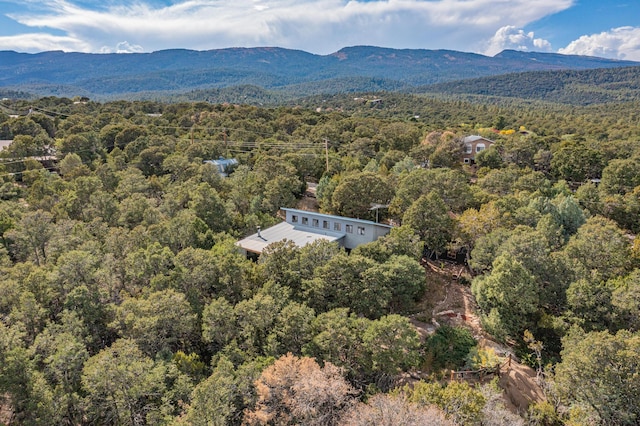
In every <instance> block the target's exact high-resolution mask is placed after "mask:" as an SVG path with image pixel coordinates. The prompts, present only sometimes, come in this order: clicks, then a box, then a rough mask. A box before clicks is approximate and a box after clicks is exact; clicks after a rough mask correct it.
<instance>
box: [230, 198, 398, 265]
mask: <svg viewBox="0 0 640 426" xmlns="http://www.w3.org/2000/svg"><path fill="white" fill-rule="evenodd" d="M281 210H282V211H283V212H284V213H285V221H284V222H281V223H279V224H277V225H274V226H272V227H270V228H267V229H263V230H262V229H258V232H256V233H255V234H252V235H249V236H248V237H246V238H244V239H242V240H240V241H238V242H237V243H236V244H237V245H238V246H239V247H241V248H242V250H243V251H244V252H245V253H255V254H260V253H262V251H263V250H264V249H265V248H266V247H267V246H268V245H269V244H272V243H275V242H278V241H283V240H285V239H286V240H290V241H293V243H294V244H295V245H297V246H298V247H303V246H305V245H307V244H309V243H312V242H314V241H317V240H327V241H336V242H337V243H338V244H340V245H341V246H342V247H344V248H346V249H348V250H351V249H354V248H356V247H357V246H359V245H360V244H365V243H369V242H372V241H375V240H377V239H378V238H380V237H382V236H383V235H386V234H388V233H389V232H390V231H391V226H390V225H386V224H382V223H376V222H372V221H369V220H362V219H352V218H349V217H343V216H334V215H329V214H323V213H317V212H310V211H306V210H297V209H288V208H282V209H281Z"/></svg>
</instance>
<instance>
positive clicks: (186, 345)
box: [112, 290, 196, 357]
mask: <svg viewBox="0 0 640 426" xmlns="http://www.w3.org/2000/svg"><path fill="white" fill-rule="evenodd" d="M195 319H196V318H195V314H193V313H192V311H191V306H190V305H189V302H187V300H186V298H185V296H184V295H183V294H182V293H178V292H176V291H174V290H164V291H157V292H153V293H151V294H149V295H148V296H147V297H145V298H139V299H135V298H127V299H125V300H124V301H123V302H122V304H121V305H120V306H118V307H117V308H116V315H115V321H114V322H113V323H112V327H114V328H116V329H117V330H118V331H119V332H120V333H121V335H122V336H123V337H125V338H128V339H132V340H133V341H135V342H136V343H137V345H138V347H140V349H141V350H142V351H143V352H144V353H145V354H147V355H148V356H150V357H155V356H156V355H157V354H158V353H159V352H161V351H169V352H172V353H173V352H176V351H177V350H183V351H185V350H188V349H190V344H191V342H193V339H194V332H195Z"/></svg>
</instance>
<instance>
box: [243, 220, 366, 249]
mask: <svg viewBox="0 0 640 426" xmlns="http://www.w3.org/2000/svg"><path fill="white" fill-rule="evenodd" d="M371 223H373V222H371ZM343 237H344V234H342V233H337V232H329V231H324V232H322V231H316V232H309V231H304V230H302V229H300V228H298V227H296V226H295V225H293V224H291V223H287V222H282V223H279V224H277V225H274V226H272V227H270V228H267V229H264V230H261V231H260V232H256V233H255V234H252V235H249V236H248V237H246V238H244V239H242V240H240V241H238V242H237V243H236V244H237V245H238V246H240V247H242V248H243V249H245V250H246V251H248V252H252V253H262V251H263V250H264V249H265V248H266V247H267V246H268V245H269V244H272V243H275V242H278V241H282V240H285V239H286V240H289V241H293V243H294V244H295V245H296V246H298V247H303V246H306V245H307V244H311V243H313V242H314V241H318V240H326V241H338V240H339V239H341V238H343Z"/></svg>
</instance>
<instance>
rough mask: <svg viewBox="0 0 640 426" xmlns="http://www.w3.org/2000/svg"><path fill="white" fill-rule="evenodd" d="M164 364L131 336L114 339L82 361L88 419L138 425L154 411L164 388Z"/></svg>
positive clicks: (160, 400)
mask: <svg viewBox="0 0 640 426" xmlns="http://www.w3.org/2000/svg"><path fill="white" fill-rule="evenodd" d="M164 374H165V371H164V368H163V366H162V364H155V363H154V362H153V360H152V359H151V358H148V357H147V356H145V355H144V354H143V353H142V351H140V349H138V347H137V346H136V344H135V342H134V341H133V340H130V339H120V340H117V341H115V342H114V343H113V344H112V345H111V346H110V347H108V348H106V349H104V350H102V351H100V352H99V353H98V354H96V355H94V356H92V357H91V358H89V359H88V360H87V362H86V363H85V364H84V368H83V371H82V387H83V389H84V391H85V392H86V397H85V404H86V407H87V416H88V420H89V421H92V422H96V423H101V424H120V425H139V424H144V423H145V420H146V418H147V416H149V415H150V414H151V413H153V412H157V411H158V410H159V409H160V406H161V404H162V396H163V395H164V393H165V391H166V386H165V383H164Z"/></svg>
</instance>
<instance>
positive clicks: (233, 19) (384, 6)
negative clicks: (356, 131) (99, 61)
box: [0, 0, 640, 61]
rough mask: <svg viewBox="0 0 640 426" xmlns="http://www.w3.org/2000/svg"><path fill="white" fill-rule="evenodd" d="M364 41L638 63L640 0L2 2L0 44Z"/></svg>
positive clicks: (315, 48)
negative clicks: (510, 50)
mask: <svg viewBox="0 0 640 426" xmlns="http://www.w3.org/2000/svg"><path fill="white" fill-rule="evenodd" d="M359 45H369V46H380V47H390V48H397V49H450V50H458V51H462V52H473V53H479V54H483V55H488V56H493V55H495V54H497V53H499V52H501V51H502V50H504V49H516V50H522V51H537V52H556V53H563V54H575V55H589V56H599V57H604V58H612V59H625V60H635V61H640V0H226V1H225V0H134V1H124V0H19V1H18V0H0V50H14V51H18V52H28V53H36V52H42V51H49V50H63V51H67V52H92V53H134V52H153V51H157V50H164V49H177V48H178V49H193V50H209V49H222V48H229V47H264V46H277V47H284V48H289V49H298V50H304V51H307V52H310V53H315V54H321V55H326V54H330V53H333V52H336V51H338V50H340V49H341V48H343V47H349V46H359Z"/></svg>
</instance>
